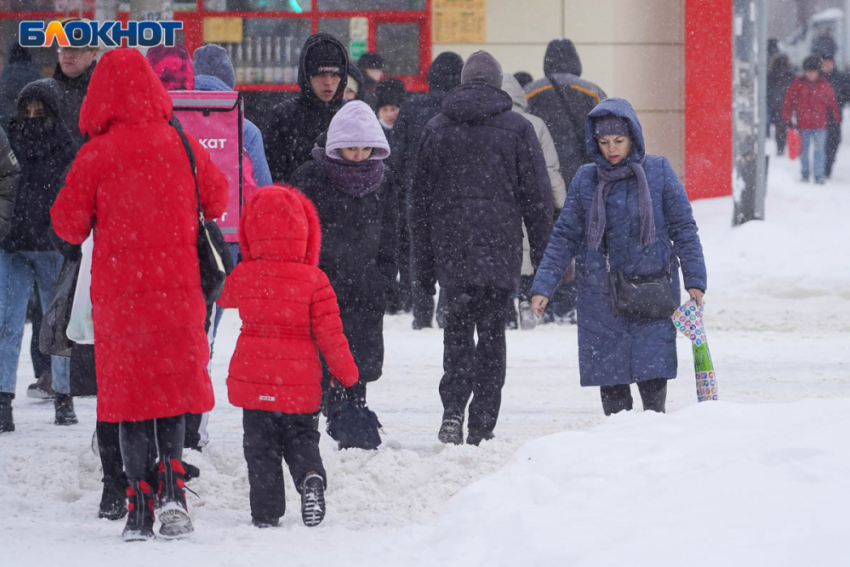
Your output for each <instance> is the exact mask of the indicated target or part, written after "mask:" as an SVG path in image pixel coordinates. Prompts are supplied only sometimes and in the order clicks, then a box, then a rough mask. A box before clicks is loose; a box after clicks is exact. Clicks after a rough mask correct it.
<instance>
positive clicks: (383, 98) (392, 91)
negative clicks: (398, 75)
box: [375, 78, 407, 108]
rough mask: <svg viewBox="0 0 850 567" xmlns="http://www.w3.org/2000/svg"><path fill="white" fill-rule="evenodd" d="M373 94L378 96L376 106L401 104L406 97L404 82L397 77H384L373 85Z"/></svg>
mask: <svg viewBox="0 0 850 567" xmlns="http://www.w3.org/2000/svg"><path fill="white" fill-rule="evenodd" d="M375 96H376V97H378V108H381V107H382V106H401V103H403V102H404V99H405V98H406V97H407V90H406V89H405V88H404V83H403V82H401V81H400V80H398V79H393V78H386V79H381V81H380V82H379V83H378V84H377V86H375Z"/></svg>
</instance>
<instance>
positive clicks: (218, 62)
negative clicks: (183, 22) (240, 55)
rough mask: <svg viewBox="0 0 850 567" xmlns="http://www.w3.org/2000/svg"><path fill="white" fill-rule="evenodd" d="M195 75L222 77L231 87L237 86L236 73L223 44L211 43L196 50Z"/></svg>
mask: <svg viewBox="0 0 850 567" xmlns="http://www.w3.org/2000/svg"><path fill="white" fill-rule="evenodd" d="M194 64H195V75H209V76H211V77H216V78H218V79H221V81H222V82H223V83H224V84H225V85H227V86H228V87H230V88H231V89H232V88H234V87H235V86H236V73H234V72H233V64H232V63H231V62H230V58H229V57H227V51H225V49H224V48H223V47H221V46H218V45H215V44H210V45H205V46H203V47H199V48H198V49H196V50H195V60H194Z"/></svg>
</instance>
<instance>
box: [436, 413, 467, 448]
mask: <svg viewBox="0 0 850 567" xmlns="http://www.w3.org/2000/svg"><path fill="white" fill-rule="evenodd" d="M437 439H439V440H440V442H441V443H451V444H452V445H461V444H463V415H455V414H453V413H451V412H443V423H442V425H440V432H439V433H438V434H437Z"/></svg>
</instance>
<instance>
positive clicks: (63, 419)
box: [53, 393, 78, 425]
mask: <svg viewBox="0 0 850 567" xmlns="http://www.w3.org/2000/svg"><path fill="white" fill-rule="evenodd" d="M53 408H54V409H55V410H56V419H55V421H54V423H55V424H56V425H74V424H76V423H77V422H78V420H77V414H76V413H74V398H72V397H71V394H59V393H57V394H56V397H55V398H53Z"/></svg>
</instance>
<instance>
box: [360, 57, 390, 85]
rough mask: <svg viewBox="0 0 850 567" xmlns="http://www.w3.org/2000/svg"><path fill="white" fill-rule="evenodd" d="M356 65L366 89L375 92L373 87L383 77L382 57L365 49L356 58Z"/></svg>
mask: <svg viewBox="0 0 850 567" xmlns="http://www.w3.org/2000/svg"><path fill="white" fill-rule="evenodd" d="M357 67H358V68H359V69H360V71H362V72H363V79H364V80H365V82H364V85H365V88H366V90H369V91H372V92H375V87H376V86H377V85H378V83H379V82H380V81H381V79H383V78H384V58H383V57H381V56H380V55H378V54H377V53H373V52H371V51H367V52H366V53H364V54H363V55H361V56H360V59H358V60H357Z"/></svg>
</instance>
